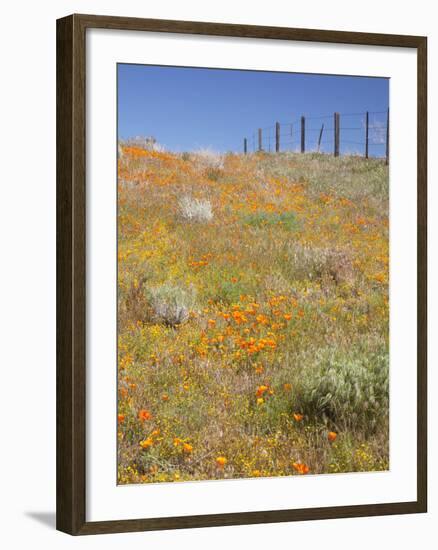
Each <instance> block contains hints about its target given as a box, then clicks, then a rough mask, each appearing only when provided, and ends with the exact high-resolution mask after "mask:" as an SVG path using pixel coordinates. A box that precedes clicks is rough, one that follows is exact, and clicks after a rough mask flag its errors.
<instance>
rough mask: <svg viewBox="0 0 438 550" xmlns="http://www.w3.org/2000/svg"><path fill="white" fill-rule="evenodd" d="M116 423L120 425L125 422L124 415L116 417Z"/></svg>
mask: <svg viewBox="0 0 438 550" xmlns="http://www.w3.org/2000/svg"><path fill="white" fill-rule="evenodd" d="M117 421H118V422H119V424H122V423H123V422H124V421H125V415H124V414H119V415H117Z"/></svg>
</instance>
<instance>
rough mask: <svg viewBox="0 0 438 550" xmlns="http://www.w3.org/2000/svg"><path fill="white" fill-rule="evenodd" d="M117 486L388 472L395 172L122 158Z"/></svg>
mask: <svg viewBox="0 0 438 550" xmlns="http://www.w3.org/2000/svg"><path fill="white" fill-rule="evenodd" d="M118 172H119V174H118V477H119V479H118V482H119V483H120V484H127V483H150V482H153V483H155V482H163V481H164V482H170V481H186V480H205V479H224V478H243V477H245V478H249V477H268V476H290V475H304V474H308V475H310V474H322V473H325V474H327V473H339V472H353V471H376V470H386V469H388V467H389V453H388V409H389V333H388V325H389V303H388V269H389V241H388V233H389V227H388V168H387V166H385V164H384V162H383V161H382V160H380V159H368V160H365V159H363V158H359V157H353V156H345V157H339V158H333V157H329V156H328V155H322V154H316V153H306V154H297V153H278V154H273V153H263V152H260V153H255V154H248V155H239V154H231V153H230V154H226V155H219V154H214V153H211V152H209V151H199V152H197V153H184V154H172V153H168V152H163V151H159V150H158V151H157V150H155V149H154V148H151V149H148V148H146V149H144V148H142V147H140V146H132V145H128V144H121V145H120V146H119V160H118Z"/></svg>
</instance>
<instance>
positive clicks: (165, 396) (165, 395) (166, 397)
mask: <svg viewBox="0 0 438 550" xmlns="http://www.w3.org/2000/svg"><path fill="white" fill-rule="evenodd" d="M161 401H169V396H168V395H167V393H163V395H162V396H161Z"/></svg>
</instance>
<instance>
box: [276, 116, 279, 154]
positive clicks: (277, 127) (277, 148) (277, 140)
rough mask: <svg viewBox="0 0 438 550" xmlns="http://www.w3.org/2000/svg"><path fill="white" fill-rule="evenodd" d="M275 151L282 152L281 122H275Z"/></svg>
mask: <svg viewBox="0 0 438 550" xmlns="http://www.w3.org/2000/svg"><path fill="white" fill-rule="evenodd" d="M275 152H276V153H279V152H280V123H279V122H276V123H275Z"/></svg>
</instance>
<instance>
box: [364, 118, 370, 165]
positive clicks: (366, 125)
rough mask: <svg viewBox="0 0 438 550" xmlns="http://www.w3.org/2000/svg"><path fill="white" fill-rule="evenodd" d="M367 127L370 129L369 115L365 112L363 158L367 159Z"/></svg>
mask: <svg viewBox="0 0 438 550" xmlns="http://www.w3.org/2000/svg"><path fill="white" fill-rule="evenodd" d="M369 127H370V114H369V112H368V111H367V114H366V118H365V158H366V159H367V158H368V153H369V151H368V138H369Z"/></svg>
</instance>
